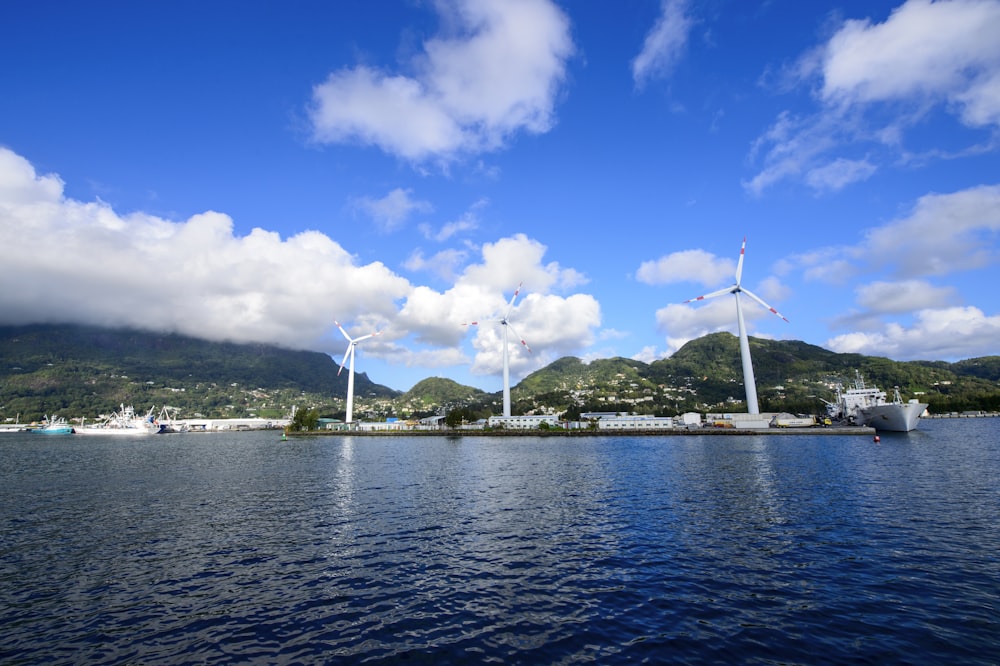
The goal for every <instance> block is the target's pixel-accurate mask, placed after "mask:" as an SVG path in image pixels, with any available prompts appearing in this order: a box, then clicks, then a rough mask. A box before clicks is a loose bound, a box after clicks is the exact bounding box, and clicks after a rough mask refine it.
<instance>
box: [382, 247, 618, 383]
mask: <svg viewBox="0 0 1000 666" xmlns="http://www.w3.org/2000/svg"><path fill="white" fill-rule="evenodd" d="M546 251H547V248H546V247H545V246H544V245H542V244H541V243H539V242H538V241H535V240H532V239H530V238H528V237H526V236H524V235H523V234H517V235H515V236H512V237H509V238H502V239H500V240H498V241H497V242H495V243H486V244H484V245H483V247H482V248H481V262H480V263H476V264H473V265H470V266H467V267H466V268H465V270H464V271H463V272H462V274H461V275H460V276H459V277H458V279H457V280H456V282H455V286H454V287H452V288H451V289H449V290H447V291H445V292H443V293H439V292H436V291H434V290H432V289H429V288H427V287H416V288H414V289H413V290H412V292H411V293H410V295H409V297H408V298H407V299H406V302H405V304H404V305H403V308H402V310H401V311H400V314H399V320H400V322H401V325H402V326H403V327H404V328H406V329H408V330H411V331H415V332H417V331H419V334H417V333H415V335H418V341H419V342H421V343H425V344H431V345H434V346H441V347H448V346H457V345H458V344H459V343H460V342H461V340H462V339H463V338H464V337H465V336H467V335H470V334H471V335H472V336H473V337H472V345H473V347H474V349H475V356H474V358H473V359H472V367H471V371H472V372H473V373H474V374H495V373H498V372H499V371H500V369H501V366H502V345H501V342H500V341H501V333H502V327H501V326H500V325H499V324H498V323H496V322H494V321H490V320H491V319H496V318H499V317H503V316H504V315H506V314H507V310H508V308H509V306H510V301H511V299H512V297H513V296H514V291H515V289H517V288H518V285H519V284H521V288H520V293H519V294H518V297H517V299H516V300H515V302H514V307H513V308H512V309H511V312H510V319H511V324H512V328H513V330H514V331H516V332H517V334H519V335H520V336H522V337H523V338H524V339H526V340H527V341H528V344H529V346H530V347H531V349H532V350H533V353H530V354H529V353H527V351H526V350H525V349H524V348H523V347H521V345H520V344H518V342H517V341H516V340H515V339H514V338H513V337H512V338H511V346H510V349H511V357H510V367H511V372H512V373H513V374H514V375H523V374H526V373H527V372H528V371H531V370H535V369H537V368H540V367H542V366H544V365H545V364H546V363H548V362H551V361H553V360H555V359H557V358H559V357H560V356H563V355H566V354H571V353H575V352H579V350H581V349H584V348H585V347H587V346H589V345H590V344H591V343H592V342H593V340H594V337H595V333H594V331H595V330H596V329H597V328H598V327H599V326H600V321H601V315H600V305H599V304H598V302H597V300H596V299H595V298H594V297H593V296H591V295H589V294H570V295H568V296H561V295H559V294H557V293H554V292H561V291H565V290H568V289H572V288H575V287H576V286H578V285H580V284H583V283H584V282H585V280H584V279H583V276H582V275H580V274H579V273H578V272H577V271H575V270H573V269H566V268H562V267H560V266H559V265H558V264H557V263H555V262H549V263H544V261H543V260H544V255H545V252H546ZM471 322H478V324H477V325H471V326H469V325H463V324H469V323H471ZM515 345H516V346H517V347H518V348H519V350H517V351H515V350H514V346H515Z"/></svg>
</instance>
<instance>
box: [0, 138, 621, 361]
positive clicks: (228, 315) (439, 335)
mask: <svg viewBox="0 0 1000 666" xmlns="http://www.w3.org/2000/svg"><path fill="white" fill-rule="evenodd" d="M0 243H2V247H3V248H4V252H5V260H4V261H3V262H0V283H2V284H3V285H4V287H5V288H4V289H3V290H0V311H2V312H3V313H4V321H5V322H6V323H8V324H14V325H16V324H27V323H38V322H53V323H87V324H94V325H100V326H130V327H136V328H142V329H148V330H155V331H176V332H179V333H182V334H186V335H191V336H195V337H200V338H205V339H210V340H232V341H237V342H249V341H254V342H264V343H273V344H279V345H285V346H288V347H292V348H298V349H312V350H317V351H326V352H328V353H331V354H333V355H334V356H335V357H336V359H337V360H339V359H340V355H341V354H343V351H344V340H343V338H342V336H341V335H340V333H339V332H338V331H337V330H336V328H335V327H334V325H333V322H334V320H338V321H340V322H341V323H342V324H343V325H344V328H345V329H346V330H348V332H349V333H350V334H351V335H355V336H356V335H363V334H365V333H368V332H372V331H375V330H381V331H383V333H382V335H380V336H378V337H377V338H372V339H370V340H366V341H365V343H364V353H365V354H366V355H368V356H371V357H376V358H382V359H385V360H387V361H389V362H390V363H394V364H405V365H409V366H422V365H425V364H426V365H428V366H431V367H442V366H449V365H457V364H468V363H470V362H471V363H472V366H473V371H474V372H476V373H480V374H492V373H494V372H498V371H499V367H500V365H499V359H500V355H499V354H500V349H499V347H498V345H497V343H498V341H499V337H498V327H497V326H493V325H485V323H484V325H483V326H478V327H476V332H475V333H474V337H473V339H472V341H471V344H472V346H473V347H474V348H475V350H476V353H475V358H473V359H471V360H470V359H469V358H468V357H467V356H466V354H465V353H464V352H463V351H462V343H463V340H465V339H466V336H468V334H469V328H468V327H463V326H462V325H461V324H462V323H463V322H468V321H470V320H471V319H473V318H476V317H488V316H489V315H490V314H494V313H498V314H503V313H504V312H505V311H506V308H507V304H508V302H509V300H510V297H511V295H512V293H513V290H514V289H515V288H516V287H517V284H518V283H519V282H521V281H522V280H523V282H524V287H523V289H522V291H521V294H520V296H519V298H518V300H517V302H516V304H515V307H514V309H513V312H512V321H513V323H514V328H515V330H516V331H517V332H518V333H519V334H521V335H523V336H525V337H526V338H527V339H528V340H529V341H530V342H531V344H532V347H533V349H535V353H534V354H531V355H524V356H518V357H517V358H515V359H514V360H513V361H512V363H511V367H512V370H513V372H514V373H515V374H523V373H526V372H527V371H530V370H534V369H537V368H539V367H541V366H543V365H545V364H546V363H548V362H551V361H552V360H555V359H556V358H558V357H559V356H562V355H565V354H567V353H573V352H579V351H580V350H582V349H584V348H586V347H587V346H589V345H590V344H591V343H592V342H593V341H594V339H595V331H596V330H598V329H599V327H600V323H601V322H600V305H599V304H598V302H597V300H596V299H595V298H594V297H593V296H591V295H589V294H580V293H566V292H572V290H574V289H575V288H576V287H578V286H579V285H582V284H584V283H585V282H586V278H585V277H584V276H583V275H582V274H581V273H579V272H578V271H576V270H574V269H572V268H565V267H562V266H560V265H559V264H558V263H557V262H545V261H544V256H545V253H546V251H547V248H546V247H545V246H544V245H542V244H541V243H539V242H538V241H535V240H533V239H530V238H528V237H527V236H525V235H523V234H518V235H515V236H511V237H508V238H501V239H500V240H498V241H496V242H494V243H486V244H484V245H483V246H482V248H480V252H481V259H480V262H479V263H476V264H473V265H471V266H467V267H465V268H464V269H460V268H459V265H460V263H462V262H464V261H465V260H466V257H465V255H464V254H463V253H458V254H453V253H449V252H448V251H445V252H442V253H439V254H437V255H435V256H434V257H432V258H431V259H430V260H425V259H423V257H422V256H420V255H413V256H411V259H410V265H411V267H412V268H415V269H424V270H431V269H436V270H442V271H444V270H445V267H447V269H449V270H451V269H454V270H455V271H460V273H459V274H458V278H457V280H456V281H455V284H454V286H453V287H452V288H451V289H448V290H447V291H445V292H443V293H442V292H437V291H435V290H433V289H431V288H429V287H426V286H419V285H413V284H411V283H410V282H408V281H407V280H405V279H404V278H402V277H400V276H398V275H396V274H395V273H393V271H392V270H390V269H389V268H388V267H386V266H385V265H383V264H381V263H379V262H373V263H369V264H364V265H359V264H357V263H356V258H355V257H354V256H352V255H351V254H350V253H348V252H347V251H346V250H345V249H344V248H343V247H341V246H340V245H339V244H338V243H337V242H335V241H333V240H331V239H330V238H329V237H327V236H325V235H324V234H322V233H320V232H317V231H306V232H302V233H299V234H296V235H295V236H292V237H291V238H287V239H282V238H281V237H280V236H279V235H278V234H276V233H273V232H269V231H266V230H263V229H259V228H258V229H254V230H253V231H251V232H250V233H249V234H247V235H246V236H236V235H234V233H233V221H232V219H230V218H229V216H227V215H225V214H222V213H217V212H206V213H202V214H200V215H195V216H193V217H191V218H190V219H187V220H183V221H180V222H174V221H170V220H165V219H161V218H157V217H154V216H151V215H146V214H144V213H134V214H130V215H127V216H121V215H119V214H118V213H116V212H115V211H114V210H113V209H112V208H111V207H110V206H108V205H106V204H104V203H102V202H94V203H85V202H80V201H75V200H72V199H67V198H65V197H64V194H63V189H62V181H61V180H60V179H59V178H58V177H57V176H53V175H49V176H39V175H37V174H36V173H35V171H34V168H33V167H32V166H31V164H30V163H29V162H28V161H27V160H25V159H24V158H22V157H20V156H18V155H16V154H14V153H12V152H11V151H9V150H6V149H0ZM40 249H43V250H44V251H39V250H40ZM400 303H402V306H401V307H400V306H399V304H400Z"/></svg>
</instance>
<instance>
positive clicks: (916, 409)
mask: <svg viewBox="0 0 1000 666" xmlns="http://www.w3.org/2000/svg"><path fill="white" fill-rule="evenodd" d="M926 409H927V405H925V404H923V403H920V402H905V403H902V404H897V403H888V404H885V405H875V406H873V407H867V408H864V409H862V410H861V415H862V419H861V421H862V424H863V425H866V426H868V427H870V428H875V429H876V430H887V431H889V432H909V431H911V430H914V429H916V427H917V422H918V421H919V420H920V415H921V414H923V413H924V410H926Z"/></svg>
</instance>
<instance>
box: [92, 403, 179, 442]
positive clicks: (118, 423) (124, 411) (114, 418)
mask: <svg viewBox="0 0 1000 666" xmlns="http://www.w3.org/2000/svg"><path fill="white" fill-rule="evenodd" d="M164 428H165V426H164V425H163V424H162V423H160V422H159V421H157V420H156V418H155V417H154V416H153V409H152V408H150V410H149V413H148V414H146V416H139V415H138V414H136V413H135V410H134V409H133V408H132V406H131V405H129V406H128V407H126V406H125V405H122V406H121V411H119V412H114V413H112V414H111V416H109V417H108V418H106V419H105V420H104V421H103V422H101V423H98V424H96V425H92V426H81V427H79V428H76V434H78V435H157V434H159V433H161V432H163V431H164Z"/></svg>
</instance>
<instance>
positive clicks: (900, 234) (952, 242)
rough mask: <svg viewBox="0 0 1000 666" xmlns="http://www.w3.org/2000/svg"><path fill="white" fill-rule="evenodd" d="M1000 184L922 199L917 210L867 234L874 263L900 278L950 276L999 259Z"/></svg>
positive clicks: (866, 240) (928, 196)
mask: <svg viewBox="0 0 1000 666" xmlns="http://www.w3.org/2000/svg"><path fill="white" fill-rule="evenodd" d="M998 231H1000V185H983V186H979V187H973V188H969V189H967V190H962V191H959V192H954V193H951V194H928V195H926V196H923V197H921V198H920V199H919V200H918V201H917V204H916V206H914V208H913V211H912V213H911V214H910V215H909V216H908V217H905V218H903V219H901V220H897V221H895V222H892V223H890V224H886V225H884V226H882V227H879V228H876V229H872V230H871V231H869V232H868V233H867V237H866V239H865V243H864V246H865V248H866V252H867V253H868V255H869V261H870V262H872V263H875V264H877V265H891V266H893V268H894V272H895V273H896V275H898V276H900V277H921V276H927V275H945V274H948V273H951V272H955V271H966V270H970V269H973V268H981V267H983V266H986V265H989V264H990V263H993V262H995V261H996V260H997V255H996V252H995V250H994V249H993V247H994V244H995V242H994V239H995V236H996V233H997V232H998Z"/></svg>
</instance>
